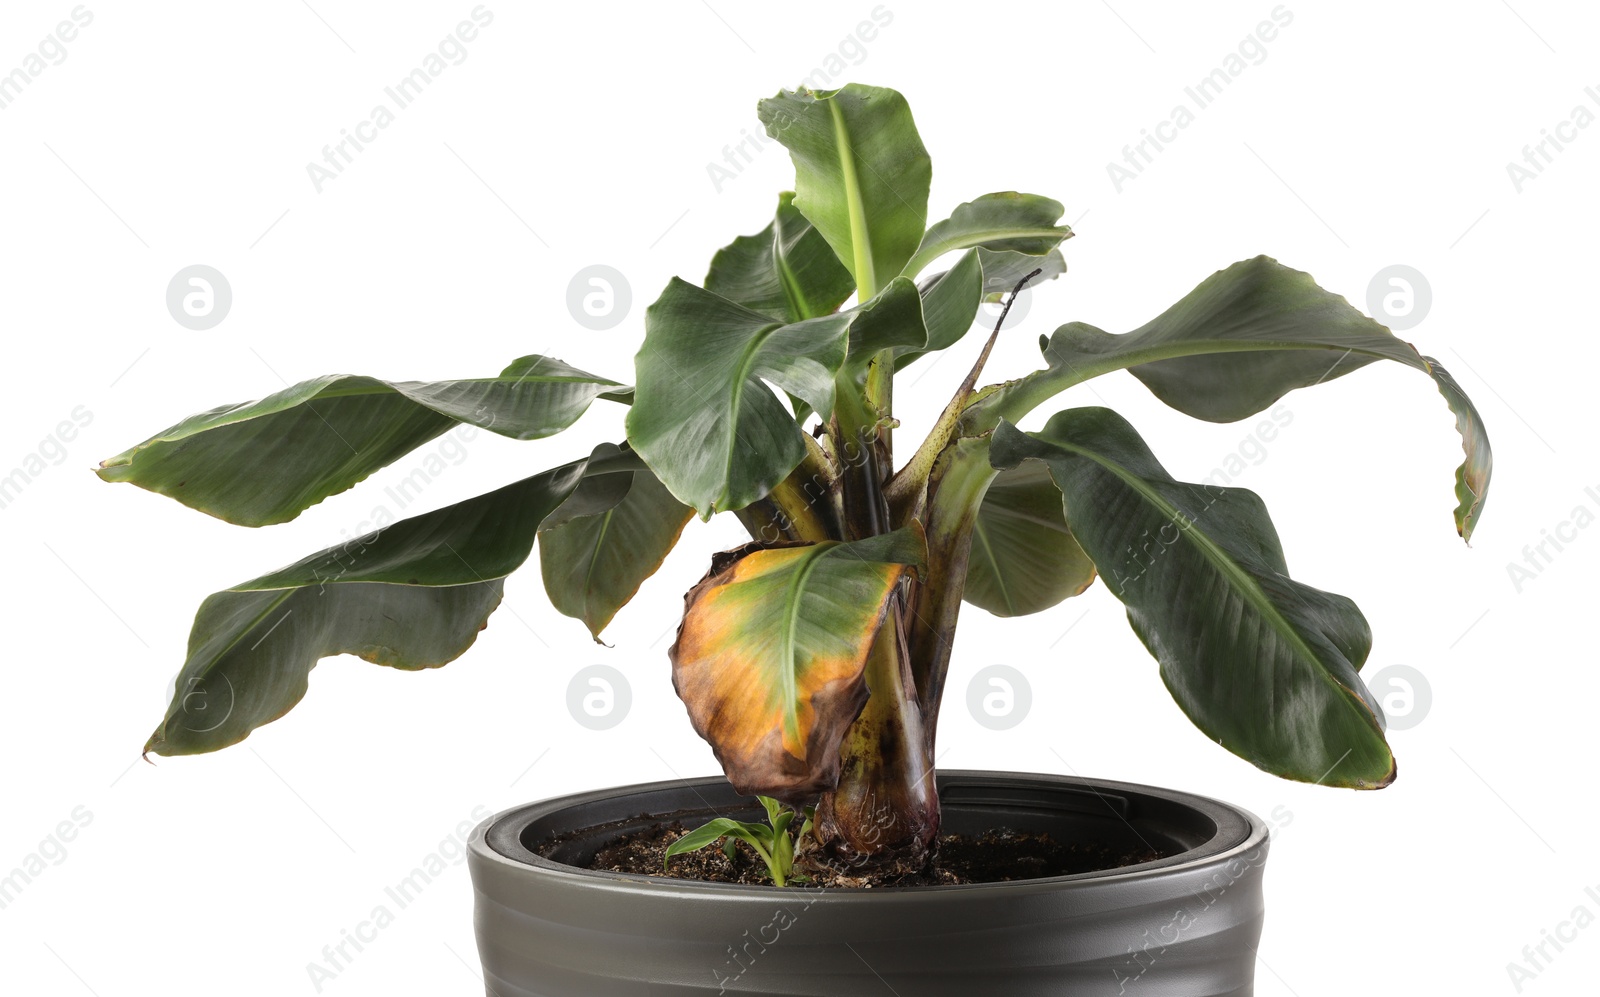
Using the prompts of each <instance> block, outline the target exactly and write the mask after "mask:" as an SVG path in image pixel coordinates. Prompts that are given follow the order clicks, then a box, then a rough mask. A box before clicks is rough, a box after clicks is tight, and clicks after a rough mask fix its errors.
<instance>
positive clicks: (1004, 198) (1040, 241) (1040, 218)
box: [905, 190, 1072, 277]
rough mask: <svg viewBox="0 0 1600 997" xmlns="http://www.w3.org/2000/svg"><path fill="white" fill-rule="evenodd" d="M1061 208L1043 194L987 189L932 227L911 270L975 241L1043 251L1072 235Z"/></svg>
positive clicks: (997, 248) (1036, 253) (1023, 251)
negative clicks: (1062, 221)
mask: <svg viewBox="0 0 1600 997" xmlns="http://www.w3.org/2000/svg"><path fill="white" fill-rule="evenodd" d="M1061 212H1062V207H1061V202H1059V201H1052V200H1051V199H1050V198H1048V197H1040V196H1039V195H1037V194H1019V193H1017V192H1016V191H1014V190H1008V191H1002V192H1000V193H998V194H985V195H983V196H982V197H980V198H977V199H976V200H972V201H968V202H966V203H965V204H961V205H957V207H956V210H955V211H953V212H951V213H950V217H949V218H946V219H945V220H944V221H942V222H936V223H934V224H933V225H932V226H931V227H929V229H928V231H927V234H925V235H924V236H923V237H922V242H921V244H920V245H919V246H918V247H917V252H916V255H914V256H913V257H911V260H910V262H909V263H907V264H906V267H905V272H906V273H907V274H909V275H910V276H913V277H914V276H916V275H917V274H919V273H921V272H922V269H923V268H924V267H926V266H927V265H928V264H930V263H932V262H933V261H934V260H936V259H938V258H939V257H941V256H943V255H944V254H945V253H952V252H955V251H956V250H958V249H969V248H971V247H974V246H982V247H983V248H985V249H988V250H993V251H996V252H1012V253H1021V254H1024V255H1027V256H1043V255H1045V254H1046V253H1048V252H1050V251H1051V250H1053V249H1055V248H1056V247H1057V246H1059V245H1060V244H1061V242H1062V240H1064V239H1070V238H1072V229H1070V228H1068V227H1067V226H1065V225H1061V224H1058V223H1059V222H1060V220H1061ZM1029 269H1032V268H1031V267H1030V268H1029ZM1026 272H1027V271H1026V270H1024V271H1023V273H1026Z"/></svg>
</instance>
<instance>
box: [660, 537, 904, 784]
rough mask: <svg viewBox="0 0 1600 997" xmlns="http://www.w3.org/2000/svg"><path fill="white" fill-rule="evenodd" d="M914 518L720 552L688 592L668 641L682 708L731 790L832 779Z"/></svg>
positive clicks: (860, 701) (859, 700)
mask: <svg viewBox="0 0 1600 997" xmlns="http://www.w3.org/2000/svg"><path fill="white" fill-rule="evenodd" d="M925 556H926V545H925V541H924V539H923V536H922V531H921V528H920V527H919V526H916V525H915V524H913V526H912V527H911V528H908V529H903V530H897V531H896V532H894V533H890V534H884V535H881V536H876V537H871V538H869V539H866V540H859V541H855V542H852V543H840V542H836V541H827V542H823V543H816V544H791V545H784V546H778V547H770V548H766V547H763V546H762V545H760V544H747V545H746V546H744V547H740V548H738V549H736V550H733V551H729V552H727V553H724V554H720V555H718V556H717V557H716V558H714V559H713V560H712V563H711V570H710V572H708V573H707V575H706V577H705V578H704V579H702V580H701V582H700V583H699V584H698V585H696V586H695V588H694V589H692V590H691V591H690V592H689V594H688V595H687V596H686V597H685V598H684V607H685V609H684V618H683V624H682V626H681V627H680V628H679V630H678V639H677V641H676V642H675V643H674V644H673V645H672V649H671V651H670V652H669V653H670V655H671V657H672V680H673V685H674V686H675V688H676V689H677V690H678V696H679V697H680V698H681V699H682V700H683V702H684V705H685V706H687V707H688V709H689V719H690V720H691V721H692V722H693V724H694V728H695V730H696V731H697V732H698V733H699V734H700V736H701V737H703V738H705V739H706V740H707V741H708V742H710V744H711V747H712V750H713V751H714V752H715V753H716V755H717V759H718V760H719V761H720V762H721V763H722V767H723V770H724V771H725V772H726V773H727V775H728V779H729V781H730V782H732V783H733V786H734V788H735V789H737V790H738V791H739V792H741V793H744V794H747V795H752V796H755V795H760V796H772V797H777V798H779V799H787V800H793V799H798V798H802V797H805V796H806V795H808V794H815V793H817V792H821V791H822V790H825V789H829V788H832V786H833V785H834V784H835V783H836V782H837V781H838V775H839V743H840V740H841V739H842V738H843V736H844V733H845V731H846V729H848V728H849V726H850V724H851V723H852V722H854V720H855V718H856V715H857V714H858V713H860V711H861V707H862V705H863V704H864V703H865V702H866V696H867V689H866V682H865V680H864V675H863V672H864V669H865V667H866V662H867V653H868V651H869V650H870V649H871V646H872V642H873V639H874V638H875V637H876V636H877V633H878V629H879V628H880V627H881V626H882V625H883V621H884V618H885V616H886V614H887V612H888V608H889V603H890V599H891V597H892V595H893V594H894V592H895V590H896V588H897V586H898V584H899V582H900V579H901V578H902V577H904V576H905V575H906V573H907V572H908V571H910V570H912V568H913V566H915V565H918V564H920V563H921V561H922V560H923V558H924V557H925Z"/></svg>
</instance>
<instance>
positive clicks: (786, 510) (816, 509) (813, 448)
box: [734, 436, 844, 543]
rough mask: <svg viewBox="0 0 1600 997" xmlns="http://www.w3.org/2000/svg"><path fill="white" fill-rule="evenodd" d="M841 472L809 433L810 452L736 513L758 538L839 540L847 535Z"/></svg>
mask: <svg viewBox="0 0 1600 997" xmlns="http://www.w3.org/2000/svg"><path fill="white" fill-rule="evenodd" d="M838 480H839V476H838V472H837V471H836V470H835V469H834V467H833V463H832V461H830V460H829V459H828V456H827V454H825V453H823V452H822V448H821V447H819V446H818V445H817V443H816V441H815V440H813V439H812V438H811V437H809V436H807V437H806V456H805V458H804V459H803V460H801V461H800V464H799V466H798V467H796V468H795V469H794V470H793V471H791V472H790V473H789V476H788V477H786V478H784V479H783V480H782V481H780V482H779V483H778V485H777V487H775V488H773V489H772V491H771V492H769V493H768V494H767V496H766V497H765V498H761V499H758V500H756V501H755V502H752V503H750V505H748V506H746V507H745V508H743V509H740V510H739V511H738V512H736V513H734V515H735V516H737V517H738V519H739V522H741V523H743V524H744V528H745V529H746V530H748V531H749V533H750V536H751V537H752V538H753V539H755V540H760V541H763V542H765V543H777V542H779V541H782V540H809V541H813V542H815V541H819V540H838V539H841V538H842V537H843V535H844V534H843V530H842V528H841V526H840V519H839V515H838V510H837V509H836V508H835V503H834V500H835V498H836V486H837V485H838Z"/></svg>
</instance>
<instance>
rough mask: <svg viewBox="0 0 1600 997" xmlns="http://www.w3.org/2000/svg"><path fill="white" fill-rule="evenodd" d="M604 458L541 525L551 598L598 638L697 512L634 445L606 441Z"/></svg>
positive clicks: (594, 461)
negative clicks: (626, 447)
mask: <svg viewBox="0 0 1600 997" xmlns="http://www.w3.org/2000/svg"><path fill="white" fill-rule="evenodd" d="M628 457H631V458H632V459H631V460H627V461H624V460H623V459H622V458H628ZM603 460H608V461H609V463H607V464H605V465H604V467H603V469H600V470H598V471H592V472H590V473H586V474H585V475H584V479H583V482H582V483H581V484H579V485H578V489H577V491H576V492H575V493H574V494H573V496H572V497H571V498H569V499H568V500H567V501H566V502H565V503H563V504H562V506H561V507H560V508H559V509H557V510H556V511H554V512H552V513H551V514H550V515H549V516H548V517H546V518H545V520H544V525H542V526H541V527H540V528H539V568H540V571H541V572H542V573H543V575H544V590H545V592H546V593H547V594H548V595H549V596H550V602H551V604H552V605H554V606H555V608H556V609H557V610H559V611H560V612H562V613H564V614H565V615H567V616H571V617H573V618H574V619H579V620H582V621H583V622H584V623H585V625H587V626H588V628H589V633H590V634H591V635H592V636H593V637H594V639H595V640H597V641H598V640H599V639H600V631H602V630H604V629H605V628H606V625H607V624H608V623H610V622H611V618H612V617H613V616H615V615H616V614H617V610H619V609H621V608H622V607H623V606H625V605H627V604H628V600H630V599H632V598H633V596H634V593H635V592H638V591H639V586H640V585H642V584H644V580H645V579H646V578H649V577H650V576H651V575H653V574H655V573H656V569H657V568H659V567H661V562H662V561H664V560H665V559H666V556H667V554H668V553H669V552H670V551H671V550H672V548H673V546H674V545H675V544H677V542H678V537H679V536H680V535H681V534H682V533H683V528H684V526H685V525H686V524H687V523H688V522H689V520H690V519H691V518H692V517H693V516H694V510H693V509H690V508H689V507H688V506H686V505H684V504H683V503H681V502H679V501H678V500H677V499H675V498H673V497H672V493H671V492H669V491H667V488H666V486H665V485H663V484H662V483H661V482H660V480H659V479H657V478H656V476H655V475H654V474H652V473H650V469H649V468H648V467H646V466H645V465H644V462H643V461H641V460H639V459H638V458H637V456H635V455H633V454H632V453H631V452H629V451H623V450H619V448H618V447H616V446H615V445H614V444H610V443H603V444H601V445H600V446H599V447H597V448H595V451H594V455H593V457H591V459H590V465H591V467H592V468H593V467H598V466H599V462H600V461H603Z"/></svg>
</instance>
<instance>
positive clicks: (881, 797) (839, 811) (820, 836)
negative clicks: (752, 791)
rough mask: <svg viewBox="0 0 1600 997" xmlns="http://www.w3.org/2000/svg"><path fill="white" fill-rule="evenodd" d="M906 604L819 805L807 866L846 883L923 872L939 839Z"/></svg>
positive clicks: (872, 668)
mask: <svg viewBox="0 0 1600 997" xmlns="http://www.w3.org/2000/svg"><path fill="white" fill-rule="evenodd" d="M904 615H905V610H904V605H903V604H902V603H901V602H900V600H899V599H896V601H895V602H894V603H893V604H891V608H890V616H889V618H888V619H887V620H885V622H884V625H883V628H882V629H881V630H880V631H879V632H878V638H877V640H876V641H875V642H874V643H873V645H872V650H871V653H870V654H869V656H868V659H867V687H868V689H869V690H870V692H871V695H870V696H869V697H868V699H867V705H866V707H865V708H864V709H863V710H862V712H861V716H859V717H857V718H856V722H855V723H854V724H853V725H852V726H851V727H850V730H849V732H848V733H847V734H846V735H845V739H844V744H843V745H842V746H841V747H840V756H841V765H840V771H839V785H838V787H837V788H836V789H834V790H833V791H832V792H829V793H824V794H823V796H822V799H821V801H819V802H818V804H817V813H816V820H815V825H814V827H813V831H812V834H813V837H814V842H808V843H807V844H808V846H809V851H808V852H807V860H806V861H807V865H808V867H810V868H811V869H812V870H814V873H815V874H816V875H819V876H822V877H824V878H830V879H834V880H835V881H837V882H839V883H840V884H841V885H848V884H850V883H851V882H853V881H854V880H856V879H857V878H860V877H862V876H863V874H864V873H869V872H870V873H873V874H878V875H887V876H891V877H892V876H896V875H907V874H914V873H918V872H921V871H922V870H924V869H925V868H927V865H928V863H929V862H930V861H931V860H932V858H933V855H934V851H935V848H936V845H937V842H938V838H939V797H938V789H937V787H936V786H935V784H934V779H933V751H932V739H931V738H930V737H929V736H928V735H927V734H926V733H925V731H924V729H923V722H924V718H923V713H922V708H921V706H920V705H919V704H918V701H917V696H916V691H915V689H914V688H912V680H911V668H910V658H909V656H908V646H907V643H906V632H905V622H904Z"/></svg>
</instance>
